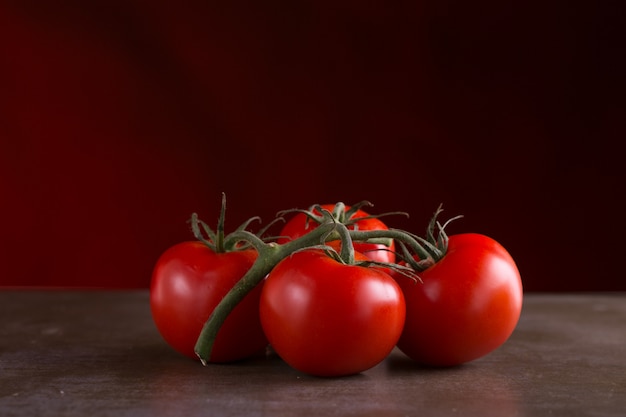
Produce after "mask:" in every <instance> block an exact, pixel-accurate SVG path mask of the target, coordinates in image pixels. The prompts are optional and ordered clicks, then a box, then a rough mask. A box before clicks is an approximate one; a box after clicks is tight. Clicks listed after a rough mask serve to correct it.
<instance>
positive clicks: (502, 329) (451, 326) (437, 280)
mask: <svg viewBox="0 0 626 417" xmlns="http://www.w3.org/2000/svg"><path fill="white" fill-rule="evenodd" d="M419 275H420V277H421V278H422V281H423V283H420V282H414V281H412V280H410V279H408V278H406V277H403V276H399V275H394V277H395V278H396V280H397V282H398V283H399V284H400V286H401V288H402V291H403V293H404V297H405V299H406V309H407V315H406V323H405V327H404V331H403V332H402V336H401V337H400V340H399V341H398V347H399V348H400V350H401V351H402V352H404V353H405V354H406V355H407V356H409V357H411V358H413V359H414V360H416V361H417V362H420V363H422V364H426V365H432V366H452V365H458V364H461V363H465V362H469V361H471V360H474V359H477V358H480V357H482V356H484V355H486V354H488V353H490V352H491V351H493V350H495V349H496V348H498V347H499V346H500V345H502V344H503V343H504V342H505V341H506V340H507V339H508V338H509V336H510V335H511V333H512V332H513V330H514V329H515V326H516V325H517V322H518V319H519V316H520V313H521V309H522V297H523V295H522V282H521V279H520V274H519V271H518V269H517V266H516V265H515V262H514V261H513V258H512V257H511V255H510V254H509V253H508V252H507V251H506V250H505V249H504V248H503V247H502V246H501V245H500V244H499V243H498V242H496V241H495V240H493V239H491V238H489V237H487V236H484V235H480V234H473V233H468V234H460V235H453V236H450V240H449V246H448V251H447V253H446V254H445V255H444V257H443V258H441V259H440V260H439V261H437V262H436V263H435V264H434V265H433V266H431V267H430V268H428V269H426V270H425V271H422V272H420V274H419Z"/></svg>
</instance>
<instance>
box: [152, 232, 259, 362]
mask: <svg viewBox="0 0 626 417" xmlns="http://www.w3.org/2000/svg"><path fill="white" fill-rule="evenodd" d="M256 258H257V252H256V251H254V250H242V251H233V252H225V253H215V252H213V251H212V250H211V249H209V248H208V247H207V246H206V245H204V244H203V243H201V242H183V243H179V244H177V245H175V246H173V247H171V248H169V249H168V250H166V251H165V252H164V253H163V254H162V255H161V257H160V258H159V260H158V261H157V263H156V266H155V268H154V272H153V275H152V282H151V286H150V307H151V310H152V317H153V319H154V322H155V324H156V327H157V329H158V330H159V332H160V333H161V335H162V336H163V338H164V339H165V341H166V342H167V343H168V344H169V345H170V346H171V347H173V348H174V349H175V350H176V351H178V352H180V353H182V354H183V355H186V356H189V357H191V358H194V359H198V357H197V356H196V354H195V353H194V347H195V344H196V341H197V339H198V336H199V334H200V331H201V330H202V326H203V325H204V323H205V321H206V320H207V319H208V318H209V315H210V314H211V312H212V311H213V309H214V308H215V306H216V305H217V304H218V303H219V302H220V300H221V299H222V298H223V297H224V296H225V295H226V293H227V292H228V291H229V290H230V289H231V288H232V287H233V286H234V285H235V284H236V283H237V282H238V281H239V279H240V278H241V277H242V276H243V275H244V274H245V273H246V272H247V271H248V269H250V267H251V266H252V264H253V263H254V261H255V259H256ZM261 288H262V284H260V285H259V286H257V287H256V288H255V289H254V290H253V291H252V292H250V293H249V294H248V295H246V298H244V300H243V301H242V302H241V303H240V304H238V305H237V307H235V309H234V310H233V311H232V313H231V314H230V315H229V316H228V317H227V319H226V321H225V322H224V324H223V325H222V327H221V328H220V330H219V333H218V335H217V338H216V340H215V344H214V346H213V350H212V353H211V357H210V362H231V361H236V360H240V359H244V358H246V357H249V356H252V355H254V354H256V353H258V352H260V351H262V350H263V349H264V348H265V347H266V346H267V339H266V338H265V335H264V334H263V329H262V328H261V322H260V320H259V299H260V295H261Z"/></svg>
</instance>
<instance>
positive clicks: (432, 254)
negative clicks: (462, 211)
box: [399, 204, 463, 272]
mask: <svg viewBox="0 0 626 417" xmlns="http://www.w3.org/2000/svg"><path fill="white" fill-rule="evenodd" d="M442 211H443V208H442V205H441V204H440V205H439V207H437V210H435V213H434V214H433V216H432V217H431V219H430V222H429V223H428V227H427V228H426V238H422V237H419V236H417V235H414V234H412V233H408V232H403V233H407V234H409V235H410V236H412V237H413V238H414V239H415V240H417V241H418V242H420V243H421V246H422V249H423V251H420V250H416V248H415V247H412V248H410V249H411V250H412V251H411V250H410V249H409V248H407V246H406V243H405V242H403V241H401V240H400V241H399V246H400V249H401V250H402V257H403V259H405V261H406V262H407V263H408V264H409V265H410V266H411V267H412V268H413V269H414V270H415V271H418V272H421V271H424V270H426V269H427V268H429V267H431V266H432V265H434V264H435V263H437V262H438V261H439V260H440V259H441V258H443V257H444V256H445V254H446V253H447V252H448V241H449V237H448V235H447V233H446V232H445V228H446V227H447V226H448V225H449V224H450V223H451V222H452V221H454V220H457V219H460V218H462V217H463V216H455V217H453V218H451V219H448V220H447V221H446V222H445V223H444V224H443V225H442V224H441V223H440V222H439V221H438V220H437V217H439V215H440V214H441V212H442ZM416 257H417V259H416Z"/></svg>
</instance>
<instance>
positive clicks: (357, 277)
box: [260, 249, 405, 376]
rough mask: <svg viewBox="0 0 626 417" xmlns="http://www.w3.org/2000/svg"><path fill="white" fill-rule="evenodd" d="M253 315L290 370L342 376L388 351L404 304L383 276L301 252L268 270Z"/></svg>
mask: <svg viewBox="0 0 626 417" xmlns="http://www.w3.org/2000/svg"><path fill="white" fill-rule="evenodd" d="M355 257H356V259H361V260H367V258H366V257H365V256H364V255H363V254H359V253H356V254H355ZM260 314H261V324H262V326H263V329H264V331H265V334H266V335H267V338H268V340H269V342H270V345H271V346H272V347H273V349H274V350H275V351H276V353H277V354H278V355H279V356H280V357H281V358H282V359H283V360H284V361H285V362H287V363H288V364H289V365H291V366H292V367H293V368H295V369H297V370H299V371H301V372H304V373H308V374H311V375H315V376H343V375H350V374H356V373H360V372H363V371H365V370H367V369H369V368H371V367H373V366H374V365H376V364H378V363H379V362H381V361H382V360H383V359H384V358H385V357H386V356H387V355H388V354H389V352H390V351H391V350H392V349H393V348H394V346H395V344H396V342H397V341H398V338H399V337H400V334H401V332H402V328H403V325H404V317H405V304H404V297H403V295H402V291H401V289H400V287H399V286H398V285H397V283H396V282H395V281H394V279H393V278H392V277H391V276H389V275H388V274H387V273H385V272H382V271H380V270H378V269H376V268H367V267H364V266H358V265H347V264H342V263H340V262H338V261H336V260H335V259H333V258H331V257H329V256H328V255H327V254H326V253H325V252H324V251H321V250H315V249H309V250H304V251H300V252H296V253H294V254H292V255H291V256H288V257H287V258H285V259H283V260H282V261H281V262H280V263H279V264H278V265H277V266H276V267H275V268H274V269H273V270H272V271H271V272H270V274H269V276H268V277H267V280H266V282H265V285H264V287H263V291H262V293H261V302H260Z"/></svg>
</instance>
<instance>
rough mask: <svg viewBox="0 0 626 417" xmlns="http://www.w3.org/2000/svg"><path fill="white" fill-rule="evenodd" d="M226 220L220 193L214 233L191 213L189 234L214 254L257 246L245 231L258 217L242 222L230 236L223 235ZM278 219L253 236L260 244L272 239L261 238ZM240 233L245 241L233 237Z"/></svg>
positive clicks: (223, 196)
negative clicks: (219, 205) (244, 237)
mask: <svg viewBox="0 0 626 417" xmlns="http://www.w3.org/2000/svg"><path fill="white" fill-rule="evenodd" d="M225 219H226V194H225V193H222V206H221V209H220V216H219V218H218V220H217V228H216V230H215V231H214V230H213V229H211V227H210V226H209V225H208V224H206V223H205V222H203V221H202V220H200V219H199V217H198V214H197V213H192V215H191V218H190V219H189V223H190V225H191V232H192V233H193V235H194V237H195V238H196V239H197V240H199V241H201V242H202V243H204V244H205V245H206V246H207V247H208V248H209V249H211V250H212V251H213V252H215V253H224V252H232V251H237V250H245V249H250V248H251V247H252V246H257V245H258V244H259V243H260V242H258V241H256V240H255V239H254V238H250V236H249V235H248V233H250V232H247V229H248V227H249V226H250V224H251V223H252V222H255V221H260V220H261V219H260V217H258V216H255V217H251V218H249V219H248V220H246V221H245V222H243V223H242V224H241V225H240V226H239V227H238V228H237V229H236V230H235V232H233V233H231V234H230V235H226V234H225V233H224V223H225ZM279 220H280V219H275V220H274V221H273V222H271V223H269V224H268V225H267V226H265V227H264V228H262V229H261V230H260V231H258V232H257V233H256V234H254V236H256V237H257V238H258V239H259V240H260V241H261V242H268V241H270V240H272V239H273V238H262V236H263V235H264V234H265V232H267V230H268V229H269V228H270V227H271V226H272V225H273V224H274V223H275V222H276V221H279ZM242 232H246V239H238V238H234V239H233V237H234V236H235V235H239V234H241V233H242Z"/></svg>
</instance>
